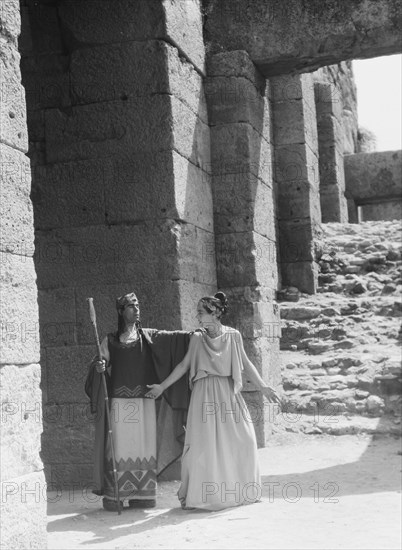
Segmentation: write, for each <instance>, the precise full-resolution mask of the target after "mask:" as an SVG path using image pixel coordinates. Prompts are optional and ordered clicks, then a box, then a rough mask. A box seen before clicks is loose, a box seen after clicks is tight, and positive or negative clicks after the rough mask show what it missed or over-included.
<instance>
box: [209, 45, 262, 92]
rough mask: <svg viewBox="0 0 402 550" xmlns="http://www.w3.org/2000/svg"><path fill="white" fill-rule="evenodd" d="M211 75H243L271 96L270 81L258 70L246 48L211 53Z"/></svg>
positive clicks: (242, 76)
mask: <svg viewBox="0 0 402 550" xmlns="http://www.w3.org/2000/svg"><path fill="white" fill-rule="evenodd" d="M207 68H208V75H209V76H213V77H216V76H222V77H232V76H235V77H241V78H246V79H247V80H249V81H250V82H251V83H252V84H253V85H254V86H255V87H256V88H257V89H258V90H261V93H262V91H263V90H266V91H267V92H268V97H270V86H269V82H268V81H267V80H266V79H265V78H264V77H263V76H262V74H261V73H260V72H259V71H258V69H257V67H256V66H255V64H254V63H253V62H252V61H251V59H250V56H249V55H248V53H247V52H246V51H244V50H237V51H226V52H220V53H216V54H214V55H209V56H208V59H207Z"/></svg>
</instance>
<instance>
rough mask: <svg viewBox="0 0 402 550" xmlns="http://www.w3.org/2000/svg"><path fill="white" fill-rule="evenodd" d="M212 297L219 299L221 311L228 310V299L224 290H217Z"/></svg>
mask: <svg viewBox="0 0 402 550" xmlns="http://www.w3.org/2000/svg"><path fill="white" fill-rule="evenodd" d="M214 298H216V299H217V300H219V301H220V302H221V304H222V307H223V312H224V313H226V312H227V310H228V299H227V298H226V294H225V293H224V292H217V293H216V294H215V295H214Z"/></svg>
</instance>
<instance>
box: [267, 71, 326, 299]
mask: <svg viewBox="0 0 402 550" xmlns="http://www.w3.org/2000/svg"><path fill="white" fill-rule="evenodd" d="M270 82H271V84H272V87H273V95H272V97H273V121H274V128H273V137H274V143H275V178H276V181H277V185H278V219H279V250H280V262H281V273H282V283H283V285H287V286H295V287H297V288H298V289H299V290H301V291H302V292H307V293H309V294H314V292H315V291H316V288H317V275H318V267H317V265H316V262H315V246H314V242H315V240H316V238H317V237H318V236H319V233H320V223H321V208H320V198H319V166H318V137H317V118H316V107H315V97H314V82H313V79H312V76H311V75H310V74H304V75H294V76H282V77H275V78H272V79H270Z"/></svg>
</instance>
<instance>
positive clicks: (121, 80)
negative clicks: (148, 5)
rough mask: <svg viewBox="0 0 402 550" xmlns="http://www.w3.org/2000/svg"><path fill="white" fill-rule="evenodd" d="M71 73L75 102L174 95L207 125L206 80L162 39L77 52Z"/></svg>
mask: <svg viewBox="0 0 402 550" xmlns="http://www.w3.org/2000/svg"><path fill="white" fill-rule="evenodd" d="M70 72H71V92H72V98H73V103H74V104H81V103H83V104H85V103H96V102H100V101H113V100H122V101H126V100H127V99H130V98H132V97H136V96H145V95H152V94H173V95H176V96H177V97H178V98H179V99H181V100H182V101H183V102H185V103H186V104H187V105H188V106H189V107H190V108H191V109H192V110H193V112H194V113H195V114H197V115H198V116H200V118H201V119H202V120H203V121H204V122H207V112H206V103H205V97H204V94H203V89H202V88H203V83H202V78H201V76H200V75H199V74H198V73H197V71H196V70H195V69H194V67H193V65H192V64H191V63H189V62H188V61H187V60H186V59H184V58H183V57H181V56H180V55H179V51H178V50H177V48H175V47H174V46H172V45H171V44H167V43H166V42H162V41H161V40H149V41H146V42H120V43H116V44H105V45H100V46H96V47H93V48H85V49H77V50H75V51H74V52H73V53H72V58H71V65H70Z"/></svg>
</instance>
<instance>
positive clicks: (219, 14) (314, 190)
mask: <svg viewBox="0 0 402 550" xmlns="http://www.w3.org/2000/svg"><path fill="white" fill-rule="evenodd" d="M399 10H400V7H399V2H397V1H396V0H388V1H386V0H364V1H363V0H355V1H353V2H350V1H349V0H325V1H323V0H320V1H318V0H314V1H312V2H304V1H303V0H291V1H289V2H283V1H282V0H269V1H267V0H258V1H254V0H253V1H252V2H251V1H246V0H35V1H33V0H21V1H18V0H1V1H0V61H1V77H0V78H1V90H2V94H1V106H0V115H1V128H0V149H1V153H2V157H1V158H2V160H1V174H0V179H1V203H2V211H1V223H2V233H1V254H2V264H1V284H2V285H3V286H2V296H1V300H2V301H1V311H2V356H1V357H2V359H1V363H2V364H1V371H0V372H1V382H2V446H1V452H2V518H3V519H4V523H3V525H2V539H3V540H2V544H3V545H4V548H20V547H27V546H29V547H31V548H45V547H46V530H45V516H46V487H47V485H46V483H47V484H48V486H50V487H52V488H61V489H63V488H65V487H68V486H71V485H73V484H78V485H79V486H80V487H84V486H85V487H87V486H88V484H90V482H91V463H92V437H93V423H92V420H91V415H90V414H89V408H88V403H87V400H86V396H85V395H84V389H83V381H84V379H85V376H86V365H87V363H88V360H89V359H90V358H91V357H92V355H93V354H94V345H93V339H92V333H91V327H90V323H89V319H88V313H87V304H86V298H87V297H88V296H92V297H93V298H94V300H95V304H96V307H97V312H98V321H99V328H100V332H101V333H102V334H105V333H106V332H107V331H109V330H111V329H113V328H114V325H115V316H114V315H113V311H114V299H115V297H116V296H117V295H119V294H122V293H124V292H128V291H131V290H133V289H134V290H135V291H136V292H137V293H138V297H139V299H140V302H141V304H142V312H143V325H144V326H151V327H155V328H165V329H179V328H183V329H191V328H193V327H194V306H195V304H196V302H197V299H198V298H199V297H200V296H202V295H205V294H211V293H213V292H214V291H215V290H216V289H217V288H220V289H222V290H224V291H225V292H226V293H227V294H228V296H229V298H230V300H231V302H232V304H233V307H232V309H231V312H230V318H228V319H227V324H229V325H233V326H235V327H236V328H238V329H239V330H240V331H241V332H242V334H243V337H244V341H245V346H246V351H247V353H248V355H249V357H250V358H251V360H252V361H253V362H254V364H255V365H256V366H257V367H258V369H259V370H260V372H261V373H262V375H263V376H264V378H266V380H267V381H268V382H270V383H272V384H273V385H281V383H282V376H281V368H280V327H281V320H280V316H281V314H280V308H279V305H278V302H277V292H278V291H281V290H282V291H284V292H285V295H286V289H289V287H297V289H298V292H302V293H305V294H309V295H314V294H315V293H316V292H317V291H318V290H319V285H322V284H323V283H324V281H323V280H322V279H321V280H319V274H320V273H322V271H321V268H320V264H319V262H320V260H321V259H322V258H321V256H320V254H319V252H320V246H319V243H320V239H321V237H322V223H323V222H324V223H326V222H347V221H348V220H349V221H353V222H354V221H357V219H358V218H357V214H356V212H357V208H361V209H362V212H363V219H384V217H385V218H388V216H391V217H394V216H395V215H398V216H399V215H400V185H401V184H400V163H401V155H400V152H389V153H366V154H364V155H368V156H369V158H368V157H367V158H365V159H364V160H363V162H362V161H361V159H362V156H361V155H362V154H356V153H358V147H357V139H358V121H357V115H356V97H355V92H354V84H353V78H352V72H351V64H350V60H352V59H356V58H369V57H374V56H379V55H387V54H392V53H399V52H400V31H401V17H400V11H399ZM374 155H377V156H374ZM344 165H345V168H346V169H344ZM368 166H370V167H371V166H373V167H374V168H373V169H371V168H367V167H368ZM366 169H368V170H369V171H370V178H369V179H368V180H366V175H365V172H364V170H366ZM398 170H399V172H398ZM376 171H378V172H381V174H380V175H379V178H377V177H376ZM345 176H346V177H345ZM398 178H399V180H398ZM378 182H380V186H378ZM377 204H381V205H382V206H379V207H378V208H377V209H376V208H375V206H373V205H377ZM384 204H385V205H386V206H384ZM348 207H349V208H348ZM379 209H382V210H381V212H380V210H379ZM348 210H349V213H348ZM399 260H400V258H399ZM389 261H395V260H389ZM352 273H353V272H352ZM290 292H291V291H290ZM287 296H289V294H287ZM285 297H286V296H285ZM311 299H312V300H313V299H314V297H312V298H311ZM313 347H314V346H313ZM331 368H337V366H336V365H334V366H333V367H331ZM285 383H286V384H288V385H289V384H290V382H289V377H288V378H286V380H285ZM244 396H245V399H246V401H247V403H248V404H249V406H250V409H252V408H253V407H257V408H258V409H259V410H265V409H264V406H263V401H262V397H261V395H260V394H259V392H256V391H255V390H254V388H253V387H252V386H251V385H247V384H246V386H245V388H244ZM366 397H367V396H366ZM384 406H385V405H384ZM387 406H388V405H387ZM255 428H256V433H257V437H258V441H259V444H260V446H263V445H264V441H265V439H266V437H267V436H269V434H270V433H271V429H272V426H271V423H270V422H269V419H268V418H267V417H264V414H262V415H259V416H258V418H256V422H255Z"/></svg>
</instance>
